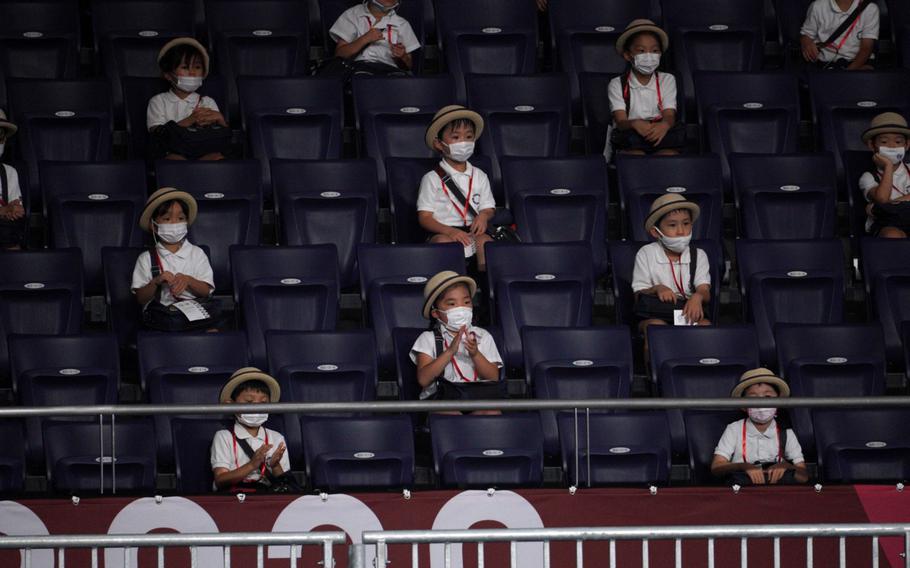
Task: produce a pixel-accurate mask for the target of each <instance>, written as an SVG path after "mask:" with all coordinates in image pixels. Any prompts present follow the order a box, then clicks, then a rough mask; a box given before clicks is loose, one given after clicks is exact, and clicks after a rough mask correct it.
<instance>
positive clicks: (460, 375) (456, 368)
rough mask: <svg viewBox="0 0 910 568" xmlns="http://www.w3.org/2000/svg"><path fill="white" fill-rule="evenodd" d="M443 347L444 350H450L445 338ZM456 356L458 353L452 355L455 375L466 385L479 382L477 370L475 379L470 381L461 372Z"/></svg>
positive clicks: (475, 370)
mask: <svg viewBox="0 0 910 568" xmlns="http://www.w3.org/2000/svg"><path fill="white" fill-rule="evenodd" d="M442 347H443V349H448V348H449V344H448V342H446V338H445V336H443V338H442ZM459 349H460V347H459ZM456 355H457V353H456V354H455V355H452V367H454V368H455V373H456V374H457V375H458V376H459V377H461V380H463V381H464V382H466V383H473V382H474V381H476V380H477V369H476V368H475V369H474V378H473V379H469V378H468V377H466V376H465V374H464V373H462V372H461V367H459V366H458V361H456V360H455V356H456Z"/></svg>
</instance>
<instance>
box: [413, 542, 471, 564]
mask: <svg viewBox="0 0 910 568" xmlns="http://www.w3.org/2000/svg"><path fill="white" fill-rule="evenodd" d="M477 566H478V568H483V543H482V542H480V543H477ZM411 568H420V545H419V544H416V543H415V544H412V545H411Z"/></svg>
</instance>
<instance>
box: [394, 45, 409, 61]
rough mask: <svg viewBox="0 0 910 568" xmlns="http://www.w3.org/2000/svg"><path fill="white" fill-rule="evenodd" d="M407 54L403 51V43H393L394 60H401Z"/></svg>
mask: <svg viewBox="0 0 910 568" xmlns="http://www.w3.org/2000/svg"><path fill="white" fill-rule="evenodd" d="M407 54H408V52H407V51H405V49H404V44H403V43H393V44H392V57H394V58H395V59H402V58H404V56H405V55H407Z"/></svg>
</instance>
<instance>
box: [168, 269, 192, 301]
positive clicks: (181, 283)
mask: <svg viewBox="0 0 910 568" xmlns="http://www.w3.org/2000/svg"><path fill="white" fill-rule="evenodd" d="M189 285H190V277H189V276H187V275H186V274H175V275H174V277H173V280H171V284H170V286H171V295H172V296H179V295H180V294H182V293H183V292H184V291H186V288H187V286H189Z"/></svg>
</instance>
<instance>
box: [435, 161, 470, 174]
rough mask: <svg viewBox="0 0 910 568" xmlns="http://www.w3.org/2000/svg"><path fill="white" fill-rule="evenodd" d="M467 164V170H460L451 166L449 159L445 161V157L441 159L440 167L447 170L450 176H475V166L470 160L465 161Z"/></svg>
mask: <svg viewBox="0 0 910 568" xmlns="http://www.w3.org/2000/svg"><path fill="white" fill-rule="evenodd" d="M465 164H467V165H468V167H467V168H465V171H463V172H459V171H458V170H456V169H455V168H453V167H452V166H450V165H449V163H448V162H447V161H445V159H442V160H439V167H441V168H442V169H443V171H445V172H446V173H447V174H449V175H450V176H468V177H471V176H473V175H474V166H472V165H471V162H470V161H468V162H465Z"/></svg>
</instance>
